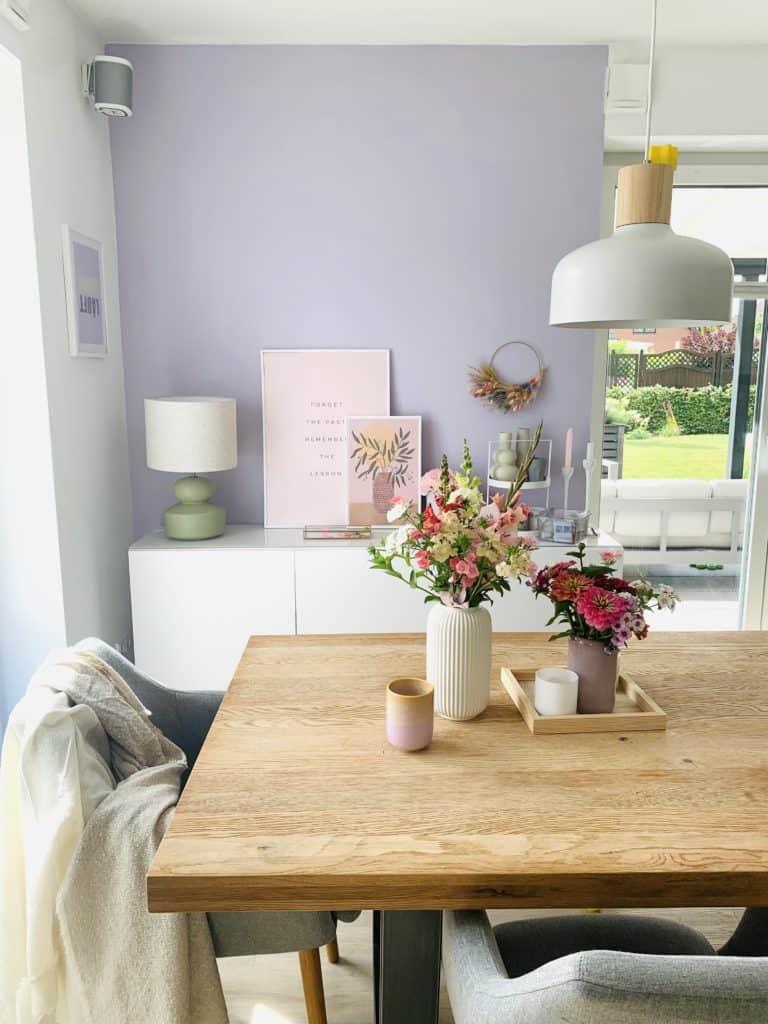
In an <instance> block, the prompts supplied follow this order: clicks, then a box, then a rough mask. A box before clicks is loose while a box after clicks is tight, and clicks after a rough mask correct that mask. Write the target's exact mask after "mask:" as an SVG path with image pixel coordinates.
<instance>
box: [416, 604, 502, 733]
mask: <svg viewBox="0 0 768 1024" xmlns="http://www.w3.org/2000/svg"><path fill="white" fill-rule="evenodd" d="M427 679H428V680H429V682H430V683H432V684H433V685H434V687H435V711H436V712H437V713H438V715H440V716H441V717H442V718H452V719H454V720H455V721H459V722H462V721H466V720H467V719H469V718H475V717H476V716H477V715H479V714H480V713H481V712H483V711H485V709H486V708H487V707H488V700H489V698H490V693H491V616H490V614H489V612H488V610H487V609H486V608H467V609H461V608H447V607H446V606H445V605H444V604H433V605H432V608H431V609H430V612H429V615H428V616H427Z"/></svg>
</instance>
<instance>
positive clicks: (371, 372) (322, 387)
mask: <svg viewBox="0 0 768 1024" xmlns="http://www.w3.org/2000/svg"><path fill="white" fill-rule="evenodd" d="M261 387H262V411H263V417H264V523H265V525H266V526H292V527H302V526H306V525H310V524H311V525H331V524H337V523H343V522H344V521H345V520H346V518H347V486H346V459H347V444H346V428H345V419H346V417H347V416H359V415H369V416H388V415H389V351H388V350H387V349H265V350H264V351H263V352H262V360H261Z"/></svg>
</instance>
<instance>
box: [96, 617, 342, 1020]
mask: <svg viewBox="0 0 768 1024" xmlns="http://www.w3.org/2000/svg"><path fill="white" fill-rule="evenodd" d="M76 647H77V649H80V650H86V651H90V652H91V653H93V654H95V655H96V656H97V657H99V658H101V660H102V661H105V662H106V663H107V664H108V665H110V666H111V667H112V668H113V669H114V670H115V671H116V672H117V673H118V675H120V676H121V677H122V678H123V679H124V680H125V682H126V683H127V684H128V686H130V688H131V689H132V690H133V692H134V693H135V694H136V696H137V697H138V698H139V700H140V701H141V703H142V704H143V705H144V706H145V708H146V709H147V710H148V711H149V712H150V713H151V715H152V721H153V722H154V724H155V725H156V726H157V727H158V728H159V729H160V731H161V732H162V733H164V735H165V736H167V737H168V739H169V740H172V741H173V742H174V743H175V744H176V745H177V746H178V747H180V748H181V749H182V750H183V751H184V753H185V754H186V757H187V764H188V766H189V767H188V769H187V773H186V775H188V774H189V771H191V769H192V767H193V766H194V764H195V761H196V760H197V757H198V754H199V753H200V750H201V748H202V746H203V742H204V741H205V737H206V735H207V733H208V730H209V729H210V727H211V723H212V722H213V719H214V717H215V715H216V712H217V711H218V709H219V705H220V704H221V700H222V697H223V696H224V694H223V692H221V691H219V690H194V691H193V690H172V689H170V688H168V687H166V686H163V685H162V684H161V683H159V682H157V680H155V679H152V678H151V677H150V676H148V675H146V674H145V673H143V672H141V671H139V669H137V668H136V666H135V665H134V664H133V663H132V662H130V661H128V659H127V658H125V657H123V655H122V654H120V653H119V652H118V651H116V650H115V649H114V648H112V647H110V646H109V644H106V643H104V641H103V640H98V639H96V638H95V637H89V638H88V639H87V640H82V641H81V642H80V643H79V644H77V645H76ZM186 775H185V777H184V778H182V786H183V785H184V783H185V781H186ZM358 916H359V912H358V911H338V912H337V911H302V912H293V911H280V912H270V911H260V912H257V913H243V912H232V913H210V914H208V923H209V925H210V929H211V937H212V938H213V946H214V950H215V953H216V956H217V957H230V956H253V955H256V954H262V953H292V952H297V953H298V954H299V967H300V972H301V980H302V986H303V989H304V1002H305V1006H306V1010H307V1021H308V1024H326V1020H327V1018H326V1011H325V995H324V992H323V975H322V967H321V963H320V947H322V946H325V949H326V954H327V958H328V961H329V962H330V963H336V962H337V961H338V959H339V948H338V944H337V938H336V923H337V921H354V920H355V919H356V918H357V917H358Z"/></svg>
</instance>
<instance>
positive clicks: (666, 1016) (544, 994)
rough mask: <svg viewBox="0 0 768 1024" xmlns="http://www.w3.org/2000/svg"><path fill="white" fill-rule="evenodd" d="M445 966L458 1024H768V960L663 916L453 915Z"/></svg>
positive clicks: (446, 927) (446, 929) (447, 925)
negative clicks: (726, 948) (497, 920)
mask: <svg viewBox="0 0 768 1024" xmlns="http://www.w3.org/2000/svg"><path fill="white" fill-rule="evenodd" d="M443 970H444V974H445V980H446V985H447V987H448V994H449V996H450V1000H451V1008H452V1010H453V1016H454V1020H455V1022H456V1024H478V1022H480V1021H482V1024H555V1022H557V1021H568V1024H638V1022H640V1021H649V1022H650V1021H653V1024H765V1022H766V1021H768V960H766V959H754V958H749V957H743V956H739V957H724V956H717V955H716V954H715V951H714V949H713V948H712V946H711V945H710V944H709V943H708V942H707V940H706V939H705V938H704V936H703V935H699V934H698V932H695V931H693V930H692V929H690V928H685V927H684V926H683V925H678V924H674V923H672V922H669V921H664V920H661V919H655V918H639V917H635V916H634V915H620V914H610V915H608V914H606V915H603V914H600V915H596V914H589V915H573V916H568V917H555V918H543V919H542V918H539V919H528V920H525V921H515V922H510V923H508V924H503V925H499V926H497V927H496V928H495V929H494V928H491V925H490V922H489V920H488V916H487V915H486V914H485V912H484V911H481V910H470V911H451V912H448V913H446V914H445V915H444V923H443Z"/></svg>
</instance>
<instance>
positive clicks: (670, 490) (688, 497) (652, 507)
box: [600, 463, 747, 565]
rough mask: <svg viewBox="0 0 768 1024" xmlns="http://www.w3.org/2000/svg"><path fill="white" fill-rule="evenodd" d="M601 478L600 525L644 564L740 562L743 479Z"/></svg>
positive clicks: (627, 555)
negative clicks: (634, 552)
mask: <svg viewBox="0 0 768 1024" xmlns="http://www.w3.org/2000/svg"><path fill="white" fill-rule="evenodd" d="M608 472H609V477H608V479H607V480H603V481H602V482H601V500H600V529H601V530H604V531H605V532H606V533H609V534H611V536H613V537H615V538H616V540H617V541H619V542H620V543H621V544H622V545H623V547H624V549H625V560H626V561H628V562H632V561H633V557H632V552H633V551H637V552H638V556H639V555H640V554H641V558H642V563H643V564H645V565H648V564H654V563H685V564H688V563H719V564H726V563H734V562H738V561H739V558H740V555H739V551H740V548H741V546H742V540H743V535H744V510H745V507H746V498H747V481H746V480H618V479H615V474H614V473H613V465H612V464H610V463H609V464H608Z"/></svg>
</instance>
